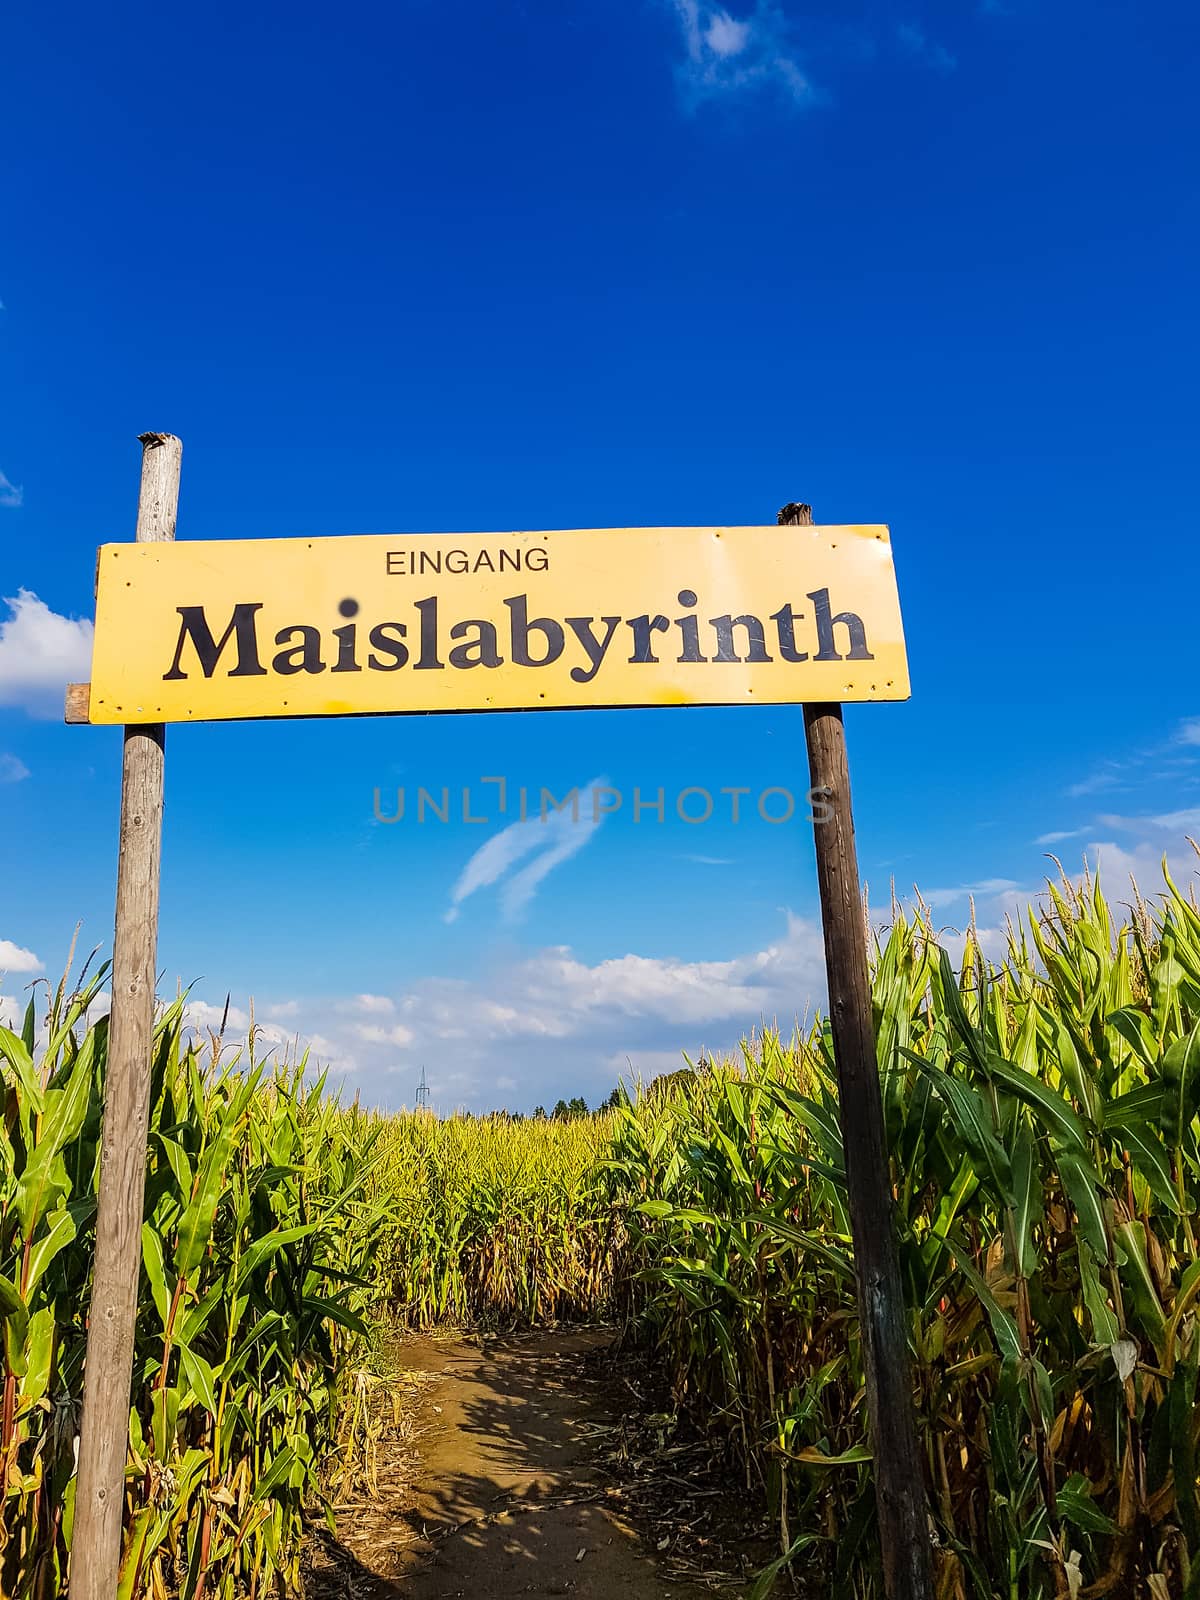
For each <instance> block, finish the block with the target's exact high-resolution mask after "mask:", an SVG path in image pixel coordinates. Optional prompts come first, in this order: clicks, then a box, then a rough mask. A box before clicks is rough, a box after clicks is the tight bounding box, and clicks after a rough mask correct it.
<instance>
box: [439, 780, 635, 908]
mask: <svg viewBox="0 0 1200 1600" xmlns="http://www.w3.org/2000/svg"><path fill="white" fill-rule="evenodd" d="M607 787H608V780H607V778H592V779H591V781H590V782H588V783H585V784H580V785H578V786H577V787H576V788H575V789H570V790H568V791H567V792H566V795H565V796H564V795H557V796H555V799H557V800H560V801H561V800H565V801H566V802H567V804H566V806H565V809H561V810H555V809H554V808H553V807H552V805H551V802H550V800H548V799H547V800H546V801H545V804H544V806H543V805H542V802H541V797H540V796H539V800H538V810H537V811H536V812H534V811H533V810H532V799H531V814H530V815H529V816H528V817H527V818H526V819H525V821H523V822H513V823H510V824H509V826H508V827H507V828H502V829H501V830H500V832H499V833H494V834H493V835H492V837H491V838H490V839H488V840H486V841H485V842H484V843H483V844H481V845H480V847H479V849H478V850H476V851H475V853H474V855H472V856H471V858H470V860H469V861H468V862H467V863H466V865H465V866H464V867H463V869H462V871H461V872H460V873H459V875H458V877H457V879H456V880H455V883H454V887H453V888H452V889H451V891H450V904H449V906H448V908H447V909H446V912H445V917H444V920H445V921H446V922H454V921H456V920H457V918H458V915H459V911H460V910H461V908H462V905H463V902H464V901H465V900H468V899H469V898H470V897H471V895H473V894H475V893H477V892H478V891H479V890H480V889H487V888H490V887H491V886H492V884H494V883H502V888H501V892H500V909H501V913H502V915H503V917H504V919H505V921H507V922H515V921H516V920H517V919H518V918H519V917H520V915H521V913H522V912H523V911H524V910H525V909H526V908H527V907H528V906H529V905H530V904H531V903H532V901H533V898H534V896H535V895H536V894H537V891H538V889H539V887H540V886H541V884H542V883H543V882H544V881H545V880H546V878H548V877H549V875H550V874H551V873H552V872H553V871H554V869H555V867H558V866H561V865H562V863H563V862H564V861H569V860H570V859H571V857H572V856H574V855H578V853H579V851H580V850H582V849H583V847H584V845H586V844H588V843H590V842H591V840H592V839H594V838H595V836H596V834H597V833H598V832H599V831H600V829H601V828H602V827H603V826H604V818H605V812H604V811H603V810H602V809H600V808H599V807H597V806H596V805H595V804H594V797H595V795H596V792H597V791H598V790H604V789H607ZM572 796H575V797H577V798H576V799H575V800H574V801H572V800H571V797H572ZM597 811H598V812H599V815H598V816H595V820H593V816H594V815H595V813H596V812H597ZM528 856H532V857H533V859H532V860H531V861H529V862H528V864H527V865H526V866H524V867H522V868H521V869H520V870H519V871H515V872H514V871H513V868H514V867H516V866H517V863H518V862H520V861H524V860H525V859H526V857H528Z"/></svg>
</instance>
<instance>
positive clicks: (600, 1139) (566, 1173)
mask: <svg viewBox="0 0 1200 1600" xmlns="http://www.w3.org/2000/svg"><path fill="white" fill-rule="evenodd" d="M611 1127H612V1120H611V1117H609V1116H603V1115H600V1116H594V1117H581V1118H578V1119H576V1120H573V1121H569V1122H551V1121H548V1120H546V1119H545V1118H535V1119H533V1120H532V1121H519V1122H518V1121H513V1120H512V1119H510V1118H508V1117H505V1116H493V1117H480V1118H474V1117H461V1116H459V1117H451V1118H449V1119H447V1120H445V1121H441V1120H439V1119H438V1118H437V1117H435V1116H434V1115H432V1113H429V1112H415V1113H406V1114H401V1115H399V1116H395V1117H380V1118H378V1119H376V1133H377V1138H378V1142H377V1144H376V1147H375V1148H376V1152H377V1159H376V1168H375V1176H374V1180H373V1181H374V1191H373V1192H374V1193H376V1194H377V1195H378V1197H379V1200H380V1204H381V1206H384V1207H386V1209H387V1212H388V1217H389V1221H388V1223H387V1225H386V1227H385V1228H384V1230H383V1231H382V1233H381V1236H380V1241H379V1248H378V1255H377V1258H376V1263H375V1270H376V1272H377V1274H378V1283H379V1287H380V1290H381V1293H382V1294H383V1295H384V1296H385V1299H386V1303H387V1305H388V1307H389V1309H390V1310H391V1312H392V1314H393V1315H394V1316H395V1317H396V1318H398V1319H399V1320H400V1321H402V1322H403V1323H406V1324H408V1325H410V1326H413V1327H428V1326H430V1325H431V1324H433V1323H437V1322H445V1321H450V1322H458V1323H464V1324H500V1325H502V1326H506V1327H517V1326H525V1327H530V1326H535V1325H537V1324H539V1323H545V1322H551V1321H583V1320H588V1319H594V1318H596V1317H599V1316H602V1315H603V1314H604V1312H605V1310H606V1308H607V1306H608V1303H609V1299H610V1296H611V1294H612V1291H613V1285H614V1281H615V1277H616V1263H617V1259H618V1255H619V1249H620V1244H621V1242H622V1241H623V1239H624V1228H623V1225H622V1222H621V1217H620V1214H619V1211H618V1210H617V1209H615V1208H614V1207H612V1206H611V1205H608V1204H606V1203H605V1202H604V1199H603V1197H602V1196H601V1195H600V1194H599V1193H598V1192H597V1190H596V1186H595V1183H594V1182H593V1178H592V1175H593V1173H594V1170H595V1168H596V1166H597V1164H598V1163H599V1162H600V1160H601V1159H602V1158H603V1157H604V1156H605V1155H606V1154H607V1150H608V1142H609V1137H610V1132H611Z"/></svg>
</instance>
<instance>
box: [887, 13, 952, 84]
mask: <svg viewBox="0 0 1200 1600" xmlns="http://www.w3.org/2000/svg"><path fill="white" fill-rule="evenodd" d="M896 40H897V42H898V44H899V46H900V48H901V50H903V51H904V53H905V55H907V56H910V57H911V58H912V59H913V60H914V61H919V62H920V63H921V65H922V66H926V67H932V68H933V69H934V71H935V72H953V71H954V69H955V67H956V66H957V65H958V62H957V61H956V60H955V58H954V57H953V56H952V55H951V54H950V52H949V50H947V49H946V48H945V46H944V45H940V44H938V43H937V41H936V40H934V39H930V38H929V37H928V36H927V35H926V33H925V30H924V28H922V27H921V26H920V25H919V24H918V23H915V22H901V23H899V24H898V26H897V28H896Z"/></svg>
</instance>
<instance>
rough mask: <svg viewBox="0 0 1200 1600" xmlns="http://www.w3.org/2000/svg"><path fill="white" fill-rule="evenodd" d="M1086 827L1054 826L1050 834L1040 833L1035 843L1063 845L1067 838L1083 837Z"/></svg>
mask: <svg viewBox="0 0 1200 1600" xmlns="http://www.w3.org/2000/svg"><path fill="white" fill-rule="evenodd" d="M1086 832H1088V830H1086V827H1053V829H1051V830H1050V832H1048V834H1038V835H1037V838H1035V840H1034V843H1035V845H1061V843H1062V842H1064V840H1066V838H1083V835H1085V834H1086Z"/></svg>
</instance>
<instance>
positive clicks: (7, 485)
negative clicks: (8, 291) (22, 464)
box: [0, 308, 25, 510]
mask: <svg viewBox="0 0 1200 1600" xmlns="http://www.w3.org/2000/svg"><path fill="white" fill-rule="evenodd" d="M0 309H2V308H0ZM24 499H25V491H24V489H22V488H21V486H20V485H19V484H16V483H12V482H10V481H9V479H8V478H6V477H5V476H4V474H3V473H2V472H0V506H5V507H6V508H8V509H9V510H15V509H16V508H17V506H19V505H20V504H21V503H22V502H23V500H24Z"/></svg>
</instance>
